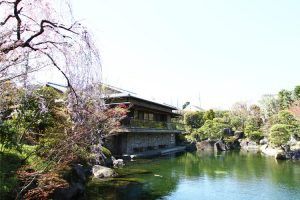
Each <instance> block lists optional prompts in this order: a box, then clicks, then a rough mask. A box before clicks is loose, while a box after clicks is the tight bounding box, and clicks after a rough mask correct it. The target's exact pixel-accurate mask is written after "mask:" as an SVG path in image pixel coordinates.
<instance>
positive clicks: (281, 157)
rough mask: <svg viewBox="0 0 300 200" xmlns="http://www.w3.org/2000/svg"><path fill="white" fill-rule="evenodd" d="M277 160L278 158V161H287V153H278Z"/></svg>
mask: <svg viewBox="0 0 300 200" xmlns="http://www.w3.org/2000/svg"><path fill="white" fill-rule="evenodd" d="M275 158H276V159H277V160H286V159H287V157H286V154H285V153H277V154H276V155H275Z"/></svg>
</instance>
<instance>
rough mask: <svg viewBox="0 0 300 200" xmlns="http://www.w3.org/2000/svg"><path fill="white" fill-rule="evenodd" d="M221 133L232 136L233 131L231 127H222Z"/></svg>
mask: <svg viewBox="0 0 300 200" xmlns="http://www.w3.org/2000/svg"><path fill="white" fill-rule="evenodd" d="M223 133H224V135H226V136H234V131H232V130H231V128H224V129H223Z"/></svg>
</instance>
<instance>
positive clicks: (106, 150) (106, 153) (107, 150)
mask: <svg viewBox="0 0 300 200" xmlns="http://www.w3.org/2000/svg"><path fill="white" fill-rule="evenodd" d="M102 152H103V153H104V155H105V156H106V157H108V158H110V157H111V156H112V154H111V152H110V150H109V149H108V148H106V147H103V146H102Z"/></svg>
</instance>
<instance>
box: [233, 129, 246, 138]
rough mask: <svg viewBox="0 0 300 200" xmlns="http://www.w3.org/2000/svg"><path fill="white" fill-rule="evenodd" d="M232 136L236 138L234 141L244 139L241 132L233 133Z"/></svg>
mask: <svg viewBox="0 0 300 200" xmlns="http://www.w3.org/2000/svg"><path fill="white" fill-rule="evenodd" d="M234 136H235V137H236V139H242V138H244V137H245V134H244V132H242V131H236V132H234Z"/></svg>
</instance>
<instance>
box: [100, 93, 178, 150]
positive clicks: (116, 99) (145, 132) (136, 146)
mask: <svg viewBox="0 0 300 200" xmlns="http://www.w3.org/2000/svg"><path fill="white" fill-rule="evenodd" d="M109 91H110V95H108V96H106V97H105V102H106V104H107V105H109V106H115V105H120V104H125V105H130V106H129V112H128V115H127V117H126V118H125V119H124V120H123V121H122V126H121V128H120V129H119V130H118V132H117V133H115V134H114V135H113V136H111V137H110V138H109V139H108V141H107V142H106V145H107V147H108V148H109V149H110V150H111V151H112V153H113V154H115V155H132V154H138V153H142V152H147V151H154V150H164V149H168V148H173V147H175V146H176V134H181V131H180V130H178V129H177V124H176V123H173V122H172V121H173V120H172V119H173V118H176V117H178V116H179V114H177V113H175V112H174V111H176V110H177V108H175V107H173V106H170V105H166V104H160V103H156V102H153V101H149V100H146V99H143V98H140V97H137V96H135V95H132V94H126V93H123V92H121V91H115V92H116V93H115V94H112V90H111V88H110V89H109Z"/></svg>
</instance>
